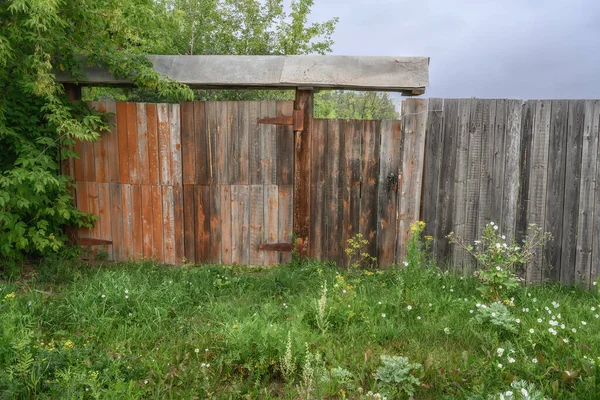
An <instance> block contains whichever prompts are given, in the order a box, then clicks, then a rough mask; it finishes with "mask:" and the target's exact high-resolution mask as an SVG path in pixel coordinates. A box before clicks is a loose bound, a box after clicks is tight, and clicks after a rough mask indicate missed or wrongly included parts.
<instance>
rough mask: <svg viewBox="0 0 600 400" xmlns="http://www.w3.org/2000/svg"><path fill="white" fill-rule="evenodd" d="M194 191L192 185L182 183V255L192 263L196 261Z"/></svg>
mask: <svg viewBox="0 0 600 400" xmlns="http://www.w3.org/2000/svg"><path fill="white" fill-rule="evenodd" d="M194 178H195V176H194ZM194 193H195V186H194V185H186V184H184V185H183V248H184V257H185V259H186V260H187V261H188V262H190V263H192V264H194V263H195V262H196V202H195V200H194V197H195V196H194Z"/></svg>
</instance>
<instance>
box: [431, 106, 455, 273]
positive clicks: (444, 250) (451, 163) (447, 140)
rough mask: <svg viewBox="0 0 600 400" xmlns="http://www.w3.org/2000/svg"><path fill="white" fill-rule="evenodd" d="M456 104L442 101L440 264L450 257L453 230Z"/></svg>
mask: <svg viewBox="0 0 600 400" xmlns="http://www.w3.org/2000/svg"><path fill="white" fill-rule="evenodd" d="M458 128H459V101H458V100H457V99H446V100H444V124H443V134H442V158H441V162H440V169H441V171H440V191H439V196H438V204H439V206H438V207H437V208H436V217H435V218H436V220H437V221H438V222H437V223H436V230H435V242H434V254H435V255H436V258H437V259H438V260H440V261H441V262H442V263H444V262H447V261H448V259H449V258H450V256H451V252H450V251H451V248H450V244H449V243H448V239H447V238H446V236H447V235H448V234H449V233H450V232H451V231H452V229H453V227H454V203H453V200H454V191H455V189H454V187H455V179H454V176H455V173H456V161H457V157H456V154H457V149H458V138H459V136H458Z"/></svg>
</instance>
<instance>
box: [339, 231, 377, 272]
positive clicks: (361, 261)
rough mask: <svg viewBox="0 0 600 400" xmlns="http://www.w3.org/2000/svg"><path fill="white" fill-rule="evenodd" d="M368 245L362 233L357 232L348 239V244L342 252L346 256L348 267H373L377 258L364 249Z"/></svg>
mask: <svg viewBox="0 0 600 400" xmlns="http://www.w3.org/2000/svg"><path fill="white" fill-rule="evenodd" d="M368 245H369V241H368V240H367V239H365V238H363V235H362V233H357V234H355V235H354V236H353V237H351V238H350V239H348V245H347V246H346V248H345V249H344V252H345V253H346V256H347V257H348V265H349V266H350V268H353V269H358V268H373V267H374V266H375V262H376V261H377V259H376V258H375V257H373V256H372V255H370V254H369V253H368V252H367V251H366V250H365V248H366V247H367V246H368Z"/></svg>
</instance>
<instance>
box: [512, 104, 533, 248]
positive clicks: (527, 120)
mask: <svg viewBox="0 0 600 400" xmlns="http://www.w3.org/2000/svg"><path fill="white" fill-rule="evenodd" d="M535 108H536V102H535V101H533V100H529V101H527V102H525V104H523V107H522V119H521V146H520V154H519V169H520V170H521V174H520V176H519V178H520V179H519V197H518V204H517V220H516V222H517V224H516V231H515V237H516V239H517V241H519V242H520V241H522V240H523V239H525V238H526V235H527V205H528V203H529V180H530V179H529V178H530V173H531V144H532V139H533V123H534V115H535Z"/></svg>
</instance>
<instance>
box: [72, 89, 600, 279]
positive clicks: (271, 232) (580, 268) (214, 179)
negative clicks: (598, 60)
mask: <svg viewBox="0 0 600 400" xmlns="http://www.w3.org/2000/svg"><path fill="white" fill-rule="evenodd" d="M91 106H93V107H96V108H97V109H99V110H106V111H110V112H113V113H115V114H114V116H113V122H114V125H113V130H112V132H110V133H105V134H103V138H102V140H100V141H98V142H96V143H93V144H91V143H81V144H78V145H77V149H76V150H77V151H78V152H79V153H80V154H81V158H80V159H79V160H77V162H76V163H75V167H74V170H75V172H74V178H75V180H76V183H77V196H76V200H77V204H78V206H79V208H80V209H82V210H83V211H89V212H93V213H95V214H98V215H99V220H98V223H97V224H96V226H95V227H94V228H93V229H92V230H87V231H82V232H80V237H81V238H95V239H103V240H108V241H111V242H112V244H111V245H108V246H106V249H107V250H108V252H109V256H110V257H111V258H112V259H116V260H124V259H130V258H131V259H140V258H154V259H157V260H159V261H164V262H167V263H180V262H182V260H184V259H186V260H188V261H190V262H198V263H199V262H214V263H226V264H229V263H233V264H235V263H239V264H258V265H262V264H276V263H281V262H286V261H288V260H289V259H290V254H289V253H286V252H276V251H272V250H261V249H259V246H260V245H262V244H267V243H277V242H290V240H291V236H292V229H293V228H292V227H293V221H292V220H293V206H294V204H293V192H294V190H293V189H294V188H293V185H294V172H295V171H294V138H293V132H292V127H291V126H274V125H263V124H258V123H257V120H258V119H259V118H264V117H275V116H284V115H290V114H291V113H292V111H293V103H292V102H270V101H262V102H194V103H182V104H181V105H167V104H142V103H137V104H136V103H110V102H107V103H103V102H100V103H93V104H91ZM599 116H600V101H596V100H586V101H583V100H577V101H573V100H569V101H562V100H532V101H527V102H525V103H523V102H522V101H521V100H506V99H492V100H481V99H445V100H444V99H430V100H429V101H427V100H423V99H409V100H406V101H405V102H403V105H402V118H401V120H399V121H356V120H318V119H316V120H314V121H313V123H312V134H311V137H310V140H311V145H310V149H311V152H310V171H309V172H308V173H307V176H305V177H301V179H306V181H308V182H309V183H310V199H309V208H310V229H309V233H308V237H309V240H308V243H309V244H308V251H309V255H310V256H311V257H315V258H319V259H327V260H331V261H335V262H337V263H338V264H340V265H344V264H346V263H347V261H348V260H347V257H346V256H345V254H344V252H343V249H344V247H345V246H346V243H347V240H348V239H349V238H351V237H353V236H354V235H355V234H356V233H361V234H362V235H363V236H364V237H365V238H367V239H368V240H369V246H368V251H369V253H370V254H371V255H373V256H376V257H377V259H378V263H379V265H381V266H385V265H389V264H392V263H398V262H401V261H402V260H403V257H404V255H405V251H406V250H405V246H404V244H405V243H406V240H407V239H408V237H409V235H410V223H411V222H415V221H417V220H419V219H422V220H424V221H425V222H426V224H427V225H426V232H425V234H426V235H431V236H433V238H434V239H433V251H434V254H435V255H436V256H437V257H438V259H440V260H443V261H449V262H450V263H451V264H452V265H453V266H454V267H455V268H457V269H462V270H464V271H465V272H469V271H471V269H472V268H473V267H472V263H471V262H470V260H469V258H468V257H467V255H466V254H465V253H464V252H463V251H461V250H460V249H458V248H455V247H453V246H451V245H450V244H449V243H448V240H447V239H446V235H447V234H448V233H449V232H451V231H453V232H455V233H456V234H458V235H461V236H463V237H465V238H466V239H467V240H469V241H474V240H476V239H477V238H478V237H479V236H480V235H481V232H482V230H483V228H484V227H485V224H487V223H488V222H490V221H494V222H496V223H497V224H498V225H499V226H500V228H501V229H502V231H503V232H504V233H505V235H506V236H507V238H512V237H516V238H517V239H519V240H521V239H523V238H525V237H526V234H527V226H528V224H530V223H535V224H537V225H538V226H540V227H543V228H544V230H546V231H549V232H551V233H552V234H553V236H554V240H553V241H552V242H550V243H549V245H548V246H547V247H546V249H545V250H544V252H543V253H540V254H538V257H537V258H536V260H535V262H533V263H532V264H531V265H529V266H527V270H526V277H527V279H528V280H530V281H541V280H544V279H554V280H557V281H561V282H564V283H574V282H576V283H582V284H586V285H587V284H589V283H590V282H591V281H592V280H593V279H595V278H596V277H597V276H598V265H600V185H597V184H596V182H600V157H598V152H599V150H600V149H599V138H598V136H599V133H598V130H599V128H598V125H599Z"/></svg>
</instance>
